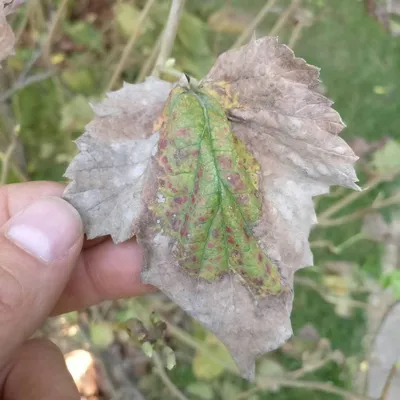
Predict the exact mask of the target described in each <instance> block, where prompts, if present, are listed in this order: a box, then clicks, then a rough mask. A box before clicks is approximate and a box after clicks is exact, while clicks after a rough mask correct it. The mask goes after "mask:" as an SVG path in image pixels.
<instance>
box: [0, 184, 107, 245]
mask: <svg viewBox="0 0 400 400" xmlns="http://www.w3.org/2000/svg"><path fill="white" fill-rule="evenodd" d="M64 189H65V185H63V184H61V183H56V182H47V181H37V182H26V183H15V184H10V185H4V186H2V187H0V224H1V225H2V224H5V223H6V221H8V220H9V219H10V218H11V216H12V215H15V214H17V213H19V212H20V211H21V210H22V209H24V208H25V207H26V206H27V205H29V204H31V203H33V202H34V201H36V200H38V199H40V198H42V197H61V196H62V194H63V191H64ZM105 240H107V236H102V237H99V238H96V239H92V240H84V242H83V248H90V247H93V246H96V245H98V244H99V243H101V242H104V241H105Z"/></svg>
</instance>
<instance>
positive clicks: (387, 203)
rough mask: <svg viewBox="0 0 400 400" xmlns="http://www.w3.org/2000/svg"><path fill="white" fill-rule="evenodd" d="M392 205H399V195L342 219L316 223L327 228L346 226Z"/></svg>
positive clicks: (379, 201) (377, 202)
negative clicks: (374, 211)
mask: <svg viewBox="0 0 400 400" xmlns="http://www.w3.org/2000/svg"><path fill="white" fill-rule="evenodd" d="M394 205H400V193H398V194H395V195H393V196H390V197H388V198H387V199H383V200H378V201H376V202H375V203H373V204H371V206H370V207H367V208H362V209H361V210H357V211H355V212H354V213H352V214H348V215H344V216H343V217H338V218H334V219H327V220H322V221H320V222H319V223H318V225H319V226H323V227H327V226H338V225H343V224H347V223H348V222H352V221H355V220H357V219H359V218H362V217H363V216H364V215H366V214H368V213H369V212H371V211H373V210H379V209H382V208H386V207H390V206H394Z"/></svg>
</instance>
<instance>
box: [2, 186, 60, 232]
mask: <svg viewBox="0 0 400 400" xmlns="http://www.w3.org/2000/svg"><path fill="white" fill-rule="evenodd" d="M64 188H65V186H64V185H62V184H60V183H56V182H44V181H39V182H26V183H14V184H10V185H3V186H0V225H3V224H5V223H6V222H7V221H8V220H9V219H10V218H11V217H12V216H13V215H15V214H18V213H19V212H20V211H21V210H23V209H24V208H25V207H26V206H28V205H29V204H31V203H33V202H35V201H36V200H39V199H40V198H42V197H60V196H61V195H62V193H63V190H64Z"/></svg>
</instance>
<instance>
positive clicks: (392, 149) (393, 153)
mask: <svg viewBox="0 0 400 400" xmlns="http://www.w3.org/2000/svg"><path fill="white" fill-rule="evenodd" d="M372 165H373V166H374V167H375V168H376V170H377V171H378V172H381V173H385V172H387V171H388V170H395V169H400V143H399V142H397V141H396V140H389V141H387V142H386V143H385V145H384V146H383V147H382V148H380V149H379V150H377V151H376V152H375V153H374V154H373V157H372Z"/></svg>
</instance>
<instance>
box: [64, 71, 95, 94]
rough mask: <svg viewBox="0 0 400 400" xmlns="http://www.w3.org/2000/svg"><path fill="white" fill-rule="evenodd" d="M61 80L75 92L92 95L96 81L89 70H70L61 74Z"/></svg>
mask: <svg viewBox="0 0 400 400" xmlns="http://www.w3.org/2000/svg"><path fill="white" fill-rule="evenodd" d="M61 79H62V80H63V82H64V83H65V84H66V85H67V86H68V88H69V89H71V90H73V91H74V92H79V93H80V94H83V95H90V94H92V93H93V91H94V86H95V81H94V78H93V74H92V71H91V70H90V69H89V68H79V69H75V68H69V69H64V70H63V71H62V72H61Z"/></svg>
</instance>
